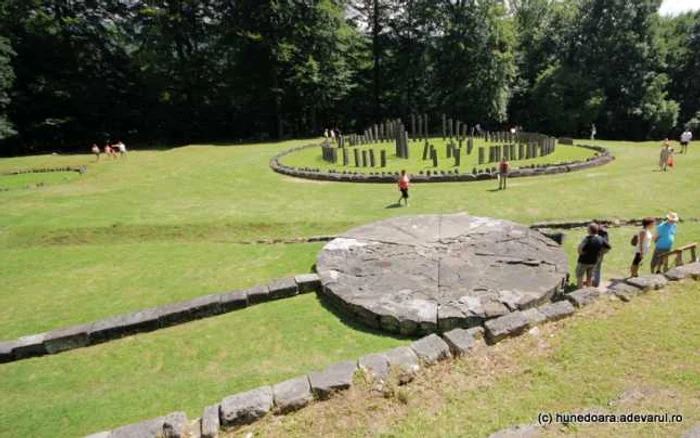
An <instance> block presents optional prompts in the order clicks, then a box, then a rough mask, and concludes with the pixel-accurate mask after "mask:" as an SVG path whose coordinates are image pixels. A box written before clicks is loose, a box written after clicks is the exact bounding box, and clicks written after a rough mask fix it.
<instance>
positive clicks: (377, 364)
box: [357, 353, 389, 380]
mask: <svg viewBox="0 0 700 438" xmlns="http://www.w3.org/2000/svg"><path fill="white" fill-rule="evenodd" d="M357 366H358V368H360V369H361V370H363V371H365V372H366V373H367V374H368V375H370V376H371V377H372V379H375V380H386V379H387V377H389V359H388V358H387V357H386V356H385V355H383V354H380V353H373V354H368V355H366V356H362V357H361V358H360V359H359V360H358V361H357Z"/></svg>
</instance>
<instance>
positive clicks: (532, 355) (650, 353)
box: [227, 283, 700, 438]
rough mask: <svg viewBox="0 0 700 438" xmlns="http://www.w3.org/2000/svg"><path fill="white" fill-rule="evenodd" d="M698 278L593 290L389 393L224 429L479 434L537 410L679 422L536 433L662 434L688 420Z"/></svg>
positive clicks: (354, 396) (694, 388)
mask: <svg viewBox="0 0 700 438" xmlns="http://www.w3.org/2000/svg"><path fill="white" fill-rule="evenodd" d="M699 296H700V284H699V283H694V284H692V285H676V286H674V287H672V288H670V289H668V290H665V291H663V292H652V293H649V294H647V295H644V296H641V297H639V298H636V299H635V300H634V301H632V302H631V303H628V304H623V303H620V302H618V301H617V300H615V301H611V300H609V299H608V298H603V299H602V300H600V301H599V302H598V303H596V304H594V305H593V306H591V307H588V308H586V309H584V310H583V312H581V313H579V314H577V315H576V316H574V317H573V318H571V319H567V320H564V321H561V322H559V323H556V324H548V325H546V326H543V327H542V328H541V331H540V333H539V335H537V336H531V335H524V336H523V337H520V338H517V339H514V340H510V341H507V342H503V343H500V344H498V345H496V346H495V347H489V348H480V349H477V351H476V352H475V354H474V355H472V356H470V357H468V358H465V359H463V360H459V361H456V362H451V363H448V364H444V365H439V366H437V367H435V368H432V369H430V370H427V371H424V372H423V373H422V374H421V375H420V377H419V378H418V379H417V381H416V382H414V383H412V384H410V385H408V386H406V387H405V388H403V389H398V391H397V393H396V395H395V396H393V397H389V398H384V397H383V396H382V395H381V394H377V393H369V394H368V390H367V389H366V388H362V387H358V388H354V389H353V390H351V391H349V392H348V393H346V394H344V395H342V396H340V397H338V398H336V399H334V400H331V401H329V402H324V403H317V404H314V405H313V406H311V407H310V408H307V409H305V410H304V411H302V412H299V413H297V414H295V415H292V416H287V417H285V418H284V419H282V420H279V419H275V418H269V419H266V420H265V421H264V422H263V423H261V424H257V425H255V426H251V427H248V428H246V429H244V430H242V431H237V432H236V433H233V434H230V435H227V436H231V437H233V436H243V435H245V433H246V432H248V431H255V432H256V436H259V437H275V436H285V437H308V436H324V437H365V436H367V437H369V436H382V437H387V438H388V437H402V438H404V437H446V436H449V437H458V436H459V437H484V436H488V435H489V434H491V433H493V432H495V431H497V430H500V429H503V428H507V427H511V426H513V425H516V424H531V423H533V422H537V415H538V413H540V412H550V413H554V412H563V413H566V412H581V411H584V410H587V409H607V410H609V412H615V413H618V414H626V413H629V412H634V413H657V414H663V413H673V414H681V415H683V419H684V421H683V423H681V424H633V425H622V424H618V425H610V424H605V425H597V426H595V425H575V426H570V427H564V426H562V425H557V426H556V427H552V428H550V429H549V430H548V431H547V432H546V436H552V437H554V436H585V437H620V436H628V437H650V438H651V437H661V436H665V437H671V436H680V435H681V434H682V433H684V432H686V431H687V430H688V429H690V427H691V426H692V425H693V424H697V423H698V422H700V365H699V364H700V337H698V335H697V330H696V325H697V315H698V313H700V300H698V297H699Z"/></svg>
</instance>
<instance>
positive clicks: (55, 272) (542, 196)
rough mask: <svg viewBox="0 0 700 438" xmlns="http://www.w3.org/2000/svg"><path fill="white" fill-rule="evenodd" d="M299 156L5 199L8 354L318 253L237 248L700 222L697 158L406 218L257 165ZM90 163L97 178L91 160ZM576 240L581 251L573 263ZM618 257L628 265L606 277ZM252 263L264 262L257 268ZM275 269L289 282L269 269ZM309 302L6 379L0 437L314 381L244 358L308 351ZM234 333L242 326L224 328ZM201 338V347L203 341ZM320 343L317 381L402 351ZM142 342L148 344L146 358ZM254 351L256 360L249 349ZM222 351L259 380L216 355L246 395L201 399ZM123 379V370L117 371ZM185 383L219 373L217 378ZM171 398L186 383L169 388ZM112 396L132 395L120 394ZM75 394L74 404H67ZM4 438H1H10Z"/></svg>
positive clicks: (132, 164)
mask: <svg viewBox="0 0 700 438" xmlns="http://www.w3.org/2000/svg"><path fill="white" fill-rule="evenodd" d="M303 143H305V142H303V141H299V142H289V143H286V144H275V145H256V146H246V147H213V146H193V147H187V148H180V149H173V150H169V151H165V152H163V151H159V152H156V151H149V152H136V153H132V154H131V155H130V157H129V160H128V161H126V162H124V161H114V162H103V163H100V164H97V165H93V166H91V167H90V170H89V172H88V174H86V175H83V176H82V177H80V178H79V179H77V180H75V181H73V182H70V183H67V184H61V185H54V186H48V187H42V188H39V189H36V190H12V191H8V192H1V193H0V269H1V270H2V272H1V273H2V279H3V283H2V285H3V287H2V288H1V289H0V300H1V301H2V304H3V306H2V307H0V309H2V310H0V322H1V324H2V330H0V338H5V337H10V335H11V334H18V333H20V332H25V331H34V329H37V330H38V329H43V328H45V327H53V326H55V325H56V324H58V323H62V322H70V321H84V320H91V319H93V318H94V317H98V316H99V315H100V314H102V315H106V314H110V313H112V312H116V311H126V310H130V309H132V308H133V307H138V308H141V307H146V305H145V303H147V302H148V303H157V302H166V301H174V300H175V299H179V298H184V297H188V296H196V295H200V294H201V293H206V292H212V291H219V290H223V289H227V288H233V287H240V286H245V285H247V284H250V283H255V282H260V281H264V280H267V279H271V278H273V277H276V276H279V275H283V274H286V273H290V272H297V271H298V270H300V269H301V270H303V271H307V270H308V267H309V266H310V264H311V263H313V259H314V255H315V252H316V250H317V247H314V246H313V245H297V246H295V247H288V248H287V247H276V246H253V247H248V246H242V245H235V244H232V242H236V241H238V240H248V239H258V238H263V237H273V236H284V237H296V236H308V235H318V234H326V233H336V232H341V231H343V230H345V229H347V228H349V227H351V226H353V225H358V224H362V223H365V222H368V221H371V220H375V219H378V218H383V217H388V216H393V215H400V214H416V213H436V212H451V211H469V212H471V213H473V214H481V215H492V216H499V217H506V218H510V219H514V220H518V221H521V222H525V223H528V222H533V221H539V220H548V219H581V218H590V217H595V216H605V217H609V216H619V217H640V216H644V215H648V214H653V215H659V214H662V213H663V212H664V210H666V209H668V208H673V209H675V210H677V211H679V213H680V214H681V215H682V216H687V217H690V216H700V211H699V210H698V207H697V203H696V200H697V199H698V196H699V195H700V186H698V184H697V183H696V178H697V172H696V170H695V169H697V166H698V162H700V155H691V156H690V157H680V158H679V160H678V163H679V168H678V169H676V170H674V172H672V173H668V174H661V173H658V172H653V169H654V163H655V161H656V159H655V157H656V151H657V145H656V144H633V143H614V144H611V145H610V146H611V148H612V149H613V150H614V151H615V153H617V154H618V156H619V157H620V159H619V160H618V161H616V162H615V163H613V164H611V165H608V166H605V167H602V168H597V169H592V170H590V171H585V172H577V173H573V174H569V175H559V176H553V177H544V178H533V179H523V180H519V181H518V180H513V182H512V184H511V188H510V189H509V190H508V191H507V192H505V193H493V192H491V191H490V190H491V189H492V188H493V186H494V183H493V182H483V183H469V184H426V185H422V186H421V185H419V186H415V187H414V189H413V196H414V197H413V205H412V207H411V208H410V209H386V208H385V207H386V206H387V205H389V204H391V203H393V201H395V198H396V192H395V188H394V187H392V186H387V185H352V184H330V183H314V182H309V181H300V180H295V179H292V178H287V177H283V176H280V175H277V174H274V173H272V172H271V171H269V170H268V169H267V161H268V160H269V158H270V157H271V156H272V155H273V154H274V152H275V151H278V150H281V149H283V148H287V147H291V146H292V145H294V144H303ZM76 158H79V157H68V158H66V157H52V156H49V157H32V158H21V159H9V160H0V168H15V167H31V166H32V165H38V164H39V163H41V165H50V164H51V161H52V160H54V159H58V160H61V161H66V160H68V159H70V160H73V161H75V160H76ZM83 159H84V160H86V161H89V159H90V157H87V156H85V157H83ZM33 163H36V164H33ZM62 164H74V163H73V162H72V161H71V163H65V162H63V163H62ZM686 226H687V227H688V228H687V229H688V230H691V233H692V234H691V233H688V234H682V235H681V238H682V239H685V238H686V237H688V238H689V237H690V236H692V235H697V228H695V227H693V228H691V227H690V226H689V225H684V228H685V227H686ZM692 230H696V231H692ZM623 234H624V235H623V236H620V237H618V236H617V235H615V236H614V239H615V241H618V242H620V241H621V242H623V243H621V244H620V245H618V246H617V247H616V252H614V253H613V254H611V256H610V262H609V264H610V266H609V270H608V271H609V272H610V270H613V269H626V264H627V263H628V261H627V259H628V256H629V252H630V251H629V247H626V245H627V244H626V239H628V236H627V234H628V233H627V232H624V233H623ZM576 240H578V238H577V237H575V233H573V234H572V235H571V237H570V239H569V243H568V244H567V245H571V244H572V243H573V242H574V241H576ZM625 247H626V249H623V248H625ZM285 248H286V249H285ZM618 248H620V249H621V252H620V254H622V255H621V256H620V258H619V262H616V261H615V260H616V257H618V256H617V250H618ZM290 254H291V256H290ZM254 258H255V259H258V260H259V259H261V258H265V261H260V263H259V264H252V259H254ZM282 259H284V260H285V262H284V265H283V266H278V265H279V263H280V260H282ZM290 259H291V260H290ZM115 261H116V262H115ZM239 262H242V263H239ZM86 278H87V279H89V280H88V281H86V280H85V279H86ZM115 291H116V292H115ZM102 297H109V298H108V299H103V298H102ZM305 298H306V297H303V298H300V299H299V301H297V302H296V304H295V306H298V309H295V310H294V311H293V312H287V307H285V310H284V311H283V310H281V309H282V307H281V306H285V304H284V303H287V301H284V302H281V303H273V304H268V305H264V306H260V307H257V308H253V309H249V310H246V312H252V313H247V314H248V315H249V314H253V315H256V317H255V318H253V319H250V320H247V321H244V320H239V319H238V318H239V317H238V316H236V314H232V315H227V316H223V317H221V318H215V319H212V320H208V321H202V322H198V323H194V324H188V325H186V326H183V327H178V328H175V329H173V330H168V331H164V332H162V333H154V334H150V335H145V336H138V337H134V338H130V339H129V340H125V341H123V342H120V343H116V344H113V343H111V344H107V345H104V346H100V347H96V349H92V348H91V349H83V350H77V351H74V352H71V353H68V354H65V355H58V356H53V357H46V358H42V359H38V360H35V361H29V362H20V363H17V364H12V365H7V366H5V365H3V367H1V368H0V389H1V390H2V393H3V394H5V393H10V394H12V396H11V397H6V398H5V399H4V401H3V403H5V405H4V406H2V408H1V409H0V411H2V415H6V417H5V418H6V419H8V418H12V422H11V423H10V422H9V421H5V420H3V421H0V424H5V425H8V426H7V427H10V426H9V425H11V428H12V429H13V430H14V431H16V432H18V434H25V435H33V436H71V435H74V434H75V433H79V432H80V433H82V432H85V433H86V432H91V431H95V430H98V429H102V428H108V427H113V426H117V425H120V424H123V423H126V422H131V421H136V420H139V419H143V418H148V417H149V416H153V415H158V414H162V413H164V412H167V411H168V410H172V409H180V408H185V409H188V410H191V409H197V410H198V409H199V408H201V407H202V406H203V405H204V404H206V403H210V402H213V401H215V400H216V399H217V398H218V397H220V396H221V395H225V394H229V393H232V392H235V391H236V390H238V389H241V388H242V387H243V386H245V387H252V386H255V385H256V384H257V383H259V382H261V381H275V380H280V379H281V378H283V377H286V376H288V375H292V374H293V373H297V372H301V371H302V370H307V369H308V368H309V367H308V366H306V365H304V364H305V363H301V362H303V360H302V359H299V358H297V360H300V361H301V362H299V363H297V364H296V365H298V367H297V368H294V371H293V372H292V371H290V372H289V373H286V372H287V371H288V369H287V368H286V367H283V368H277V365H275V366H274V367H273V366H271V364H272V363H275V364H280V363H281V364H284V365H287V363H288V362H289V363H291V364H292V365H291V366H292V367H294V366H296V365H294V363H293V362H294V358H295V357H296V356H298V354H299V351H307V350H308V348H309V347H308V346H307V345H300V344H299V343H295V342H276V341H275V342H273V343H272V344H268V343H265V342H262V343H261V341H260V340H261V339H264V338H262V337H258V338H256V339H255V342H236V340H237V339H246V338H249V337H250V327H257V326H258V325H259V326H261V327H268V325H270V324H277V327H276V329H277V330H279V332H282V333H285V334H286V335H287V336H289V337H291V338H300V339H303V337H304V336H305V335H306V334H307V333H308V332H309V328H308V325H309V324H308V323H307V324H297V323H296V321H295V320H294V316H295V315H298V316H299V318H302V320H303V317H302V316H303V315H312V317H310V320H311V321H317V320H318V321H327V322H329V323H330V322H331V321H336V318H335V316H333V315H332V314H329V313H328V312H327V311H326V310H325V309H323V307H321V306H320V305H319V304H318V303H317V302H316V301H315V300H313V299H311V300H309V299H305ZM76 300H80V301H78V302H76ZM78 303H79V304H78ZM142 303H143V304H144V305H143V306H142V305H141V304H142ZM256 312H259V313H256ZM229 318H233V319H229ZM240 318H243V317H240ZM25 320H26V322H25ZM226 321H234V323H233V326H231V325H227V323H226ZM235 321H238V323H236V322H235ZM306 321H308V320H306ZM199 324H203V325H202V326H201V327H207V328H206V330H204V331H198V330H196V329H195V327H196V326H198V325H199ZM313 327H314V326H313V325H312V328H313ZM330 327H331V328H329V329H328V339H335V340H339V341H338V343H337V344H334V347H330V346H329V344H328V343H324V342H323V341H322V340H318V339H308V345H310V346H312V347H313V346H315V345H317V346H318V350H317V351H318V352H317V353H314V354H317V355H319V356H320V357H321V359H320V360H318V361H314V362H313V363H314V366H315V367H321V366H323V365H324V364H327V363H330V362H332V361H335V360H340V359H347V358H352V357H356V356H357V355H358V354H359V353H360V352H361V351H373V350H380V349H382V348H384V347H386V346H387V343H392V342H395V341H393V340H391V339H385V338H373V337H371V336H370V337H369V338H368V337H367V336H368V335H367V334H364V333H362V332H358V331H355V330H351V329H349V328H347V327H345V326H344V325H342V324H339V325H331V326H330ZM236 330H238V331H236ZM205 332H206V333H205ZM236 333H239V334H240V336H235V334H236ZM314 335H315V333H314ZM210 337H211V338H210ZM151 339H157V340H158V342H155V343H150V344H149V343H148V342H149V340H151ZM142 343H145V344H142ZM258 343H260V346H261V348H262V347H265V348H262V349H257V347H258ZM229 344H230V345H231V347H230V349H231V350H230V351H235V352H236V353H237V354H238V353H240V354H245V352H246V351H253V352H255V353H256V354H257V356H254V357H255V359H256V361H254V362H255V363H256V364H265V366H264V367H260V366H257V365H256V366H253V365H251V363H252V362H251V361H250V360H249V361H246V360H243V359H241V357H240V356H235V355H233V353H231V352H230V351H224V352H223V353H221V355H222V357H224V358H230V359H226V361H225V366H223V368H225V369H226V370H229V369H230V370H231V371H230V372H231V373H233V372H234V370H235V372H237V373H244V374H243V375H242V376H243V377H239V378H236V377H235V376H234V375H233V374H231V377H228V378H227V379H229V380H228V381H230V386H226V385H223V386H217V385H215V384H211V383H207V382H208V380H207V379H212V378H215V377H216V375H218V374H219V373H220V372H221V371H220V370H219V368H217V367H216V366H212V367H211V368H209V364H210V362H211V359H210V357H211V356H210V355H209V354H207V353H208V350H206V349H207V348H211V345H219V346H220V345H226V346H228V345H229ZM358 344H361V345H364V346H365V347H366V348H364V347H363V348H361V349H357V350H356V351H353V350H352V348H353V345H358ZM144 345H145V346H144ZM179 345H188V346H191V348H188V349H186V350H190V349H191V350H193V351H195V352H196V354H194V355H191V356H186V357H183V356H182V355H185V354H186V353H187V351H184V352H180V351H178V349H177V347H176V346H179ZM95 355H96V356H95ZM100 355H101V356H100ZM171 355H172V356H173V357H174V359H172V360H171V359H169V358H170V357H171ZM231 355H233V356H231ZM234 356H235V357H234ZM217 357H218V356H217ZM251 357H253V356H251ZM279 357H283V358H289V359H285V360H284V361H280V362H278V361H277V360H275V358H279ZM159 360H160V362H158V361H159ZM121 362H125V363H126V364H127V365H125V366H121V365H120V363H121ZM161 362H162V363H161ZM166 362H167V364H168V367H169V368H168V370H169V373H165V371H163V373H164V376H165V377H164V378H163V379H160V378H159V377H158V372H155V373H154V374H148V373H146V372H145V371H143V372H144V373H145V377H144V378H140V377H139V375H138V374H139V373H134V372H133V369H134V366H131V367H130V366H128V364H132V365H133V364H139V363H144V364H146V365H144V368H143V369H145V370H150V369H153V370H155V371H157V370H164V369H165V368H164V366H165V365H163V364H164V363H166ZM192 370H212V371H210V372H211V374H212V375H213V376H214V377H212V376H211V375H207V373H206V372H202V373H197V372H196V371H192ZM227 372H229V371H227ZM246 373H247V374H246ZM166 374H167V376H166ZM91 375H93V376H98V377H99V376H103V378H104V379H105V380H106V382H100V381H96V380H92V381H89V380H85V381H82V383H81V385H82V386H80V385H79V383H80V382H81V379H83V377H84V376H91ZM175 375H177V376H181V377H177V378H176V377H173V376H175ZM251 376H252V377H251ZM267 377H269V378H270V380H264V379H266V378H267ZM168 379H170V380H172V382H169V381H168ZM181 380H184V381H186V382H185V383H182V384H181V385H180V386H178V385H177V382H178V381H181ZM33 382H39V383H36V384H34V383H33ZM170 384H172V385H174V386H176V390H173V386H170ZM121 387H125V388H128V389H127V390H125V391H122V390H121V389H120V388H121ZM73 391H75V393H76V394H77V397H72V396H71V395H72V394H73ZM81 399H84V400H85V402H81V401H80V400H81ZM166 402H167V403H171V404H167V403H166ZM36 406H40V407H41V414H42V415H43V417H46V418H55V419H58V418H61V417H63V416H66V418H67V420H66V424H65V425H64V426H61V427H62V429H60V432H59V433H58V434H57V435H56V434H54V435H51V434H50V433H48V429H36V428H37V427H42V428H43V427H48V426H42V425H41V424H37V421H38V420H37V417H36V416H34V415H35V414H33V413H32V409H34V408H35V407H36ZM190 413H191V414H193V415H194V414H197V412H193V411H191V412H190ZM39 423H41V421H39ZM45 424H46V425H48V424H50V422H48V421H47V422H46V423H45ZM0 435H11V434H10V433H9V430H4V431H0Z"/></svg>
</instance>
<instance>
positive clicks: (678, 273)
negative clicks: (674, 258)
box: [664, 262, 700, 281]
mask: <svg viewBox="0 0 700 438" xmlns="http://www.w3.org/2000/svg"><path fill="white" fill-rule="evenodd" d="M664 276H666V278H668V279H669V280H672V281H678V280H683V279H684V278H693V279H695V280H700V262H695V263H689V264H687V265H683V266H678V267H675V268H672V269H669V270H668V272H666V273H664Z"/></svg>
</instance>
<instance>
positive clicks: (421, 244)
mask: <svg viewBox="0 0 700 438" xmlns="http://www.w3.org/2000/svg"><path fill="white" fill-rule="evenodd" d="M568 265H569V264H568V260H567V257H566V254H565V253H564V251H563V250H562V249H561V248H560V247H559V245H557V244H556V243H555V242H554V241H553V240H551V239H549V238H548V237H545V236H544V235H542V234H541V233H539V232H537V231H534V230H531V229H529V228H528V227H526V226H523V225H519V224H516V223H513V222H510V221H506V220H499V219H490V218H483V217H474V216H469V215H467V214H464V213H462V214H452V215H422V216H402V217H395V218H391V219H387V220H383V221H379V222H375V223H371V224H368V225H365V226H362V227H359V228H355V229H353V230H351V231H349V232H347V233H345V234H344V235H343V236H341V237H338V238H336V239H334V240H332V241H331V242H329V243H328V244H327V245H326V246H325V247H324V248H323V250H322V251H321V254H320V255H319V257H318V261H317V263H316V268H317V271H318V274H319V276H320V277H321V281H322V283H323V286H324V288H323V289H324V291H325V293H326V295H327V296H328V297H329V298H331V300H332V301H333V302H334V304H336V305H337V306H338V307H340V308H341V309H343V310H346V311H348V312H350V313H351V314H352V315H353V316H355V317H358V318H359V319H360V320H362V321H363V322H365V323H366V324H368V325H370V326H372V327H375V328H382V329H385V330H388V331H392V332H400V333H403V334H414V333H428V332H434V331H436V330H440V331H445V330H449V329H451V328H454V327H473V326H476V325H480V324H482V323H483V322H484V320H486V319H489V318H494V317H497V316H501V315H504V314H506V313H508V312H512V311H514V310H518V309H525V308H528V307H533V306H536V305H539V304H541V303H542V302H545V301H549V300H550V299H551V297H552V295H553V294H554V293H555V292H556V291H557V290H559V289H560V288H561V287H562V285H563V282H564V281H565V279H566V277H567V274H568V269H569V268H568Z"/></svg>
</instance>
